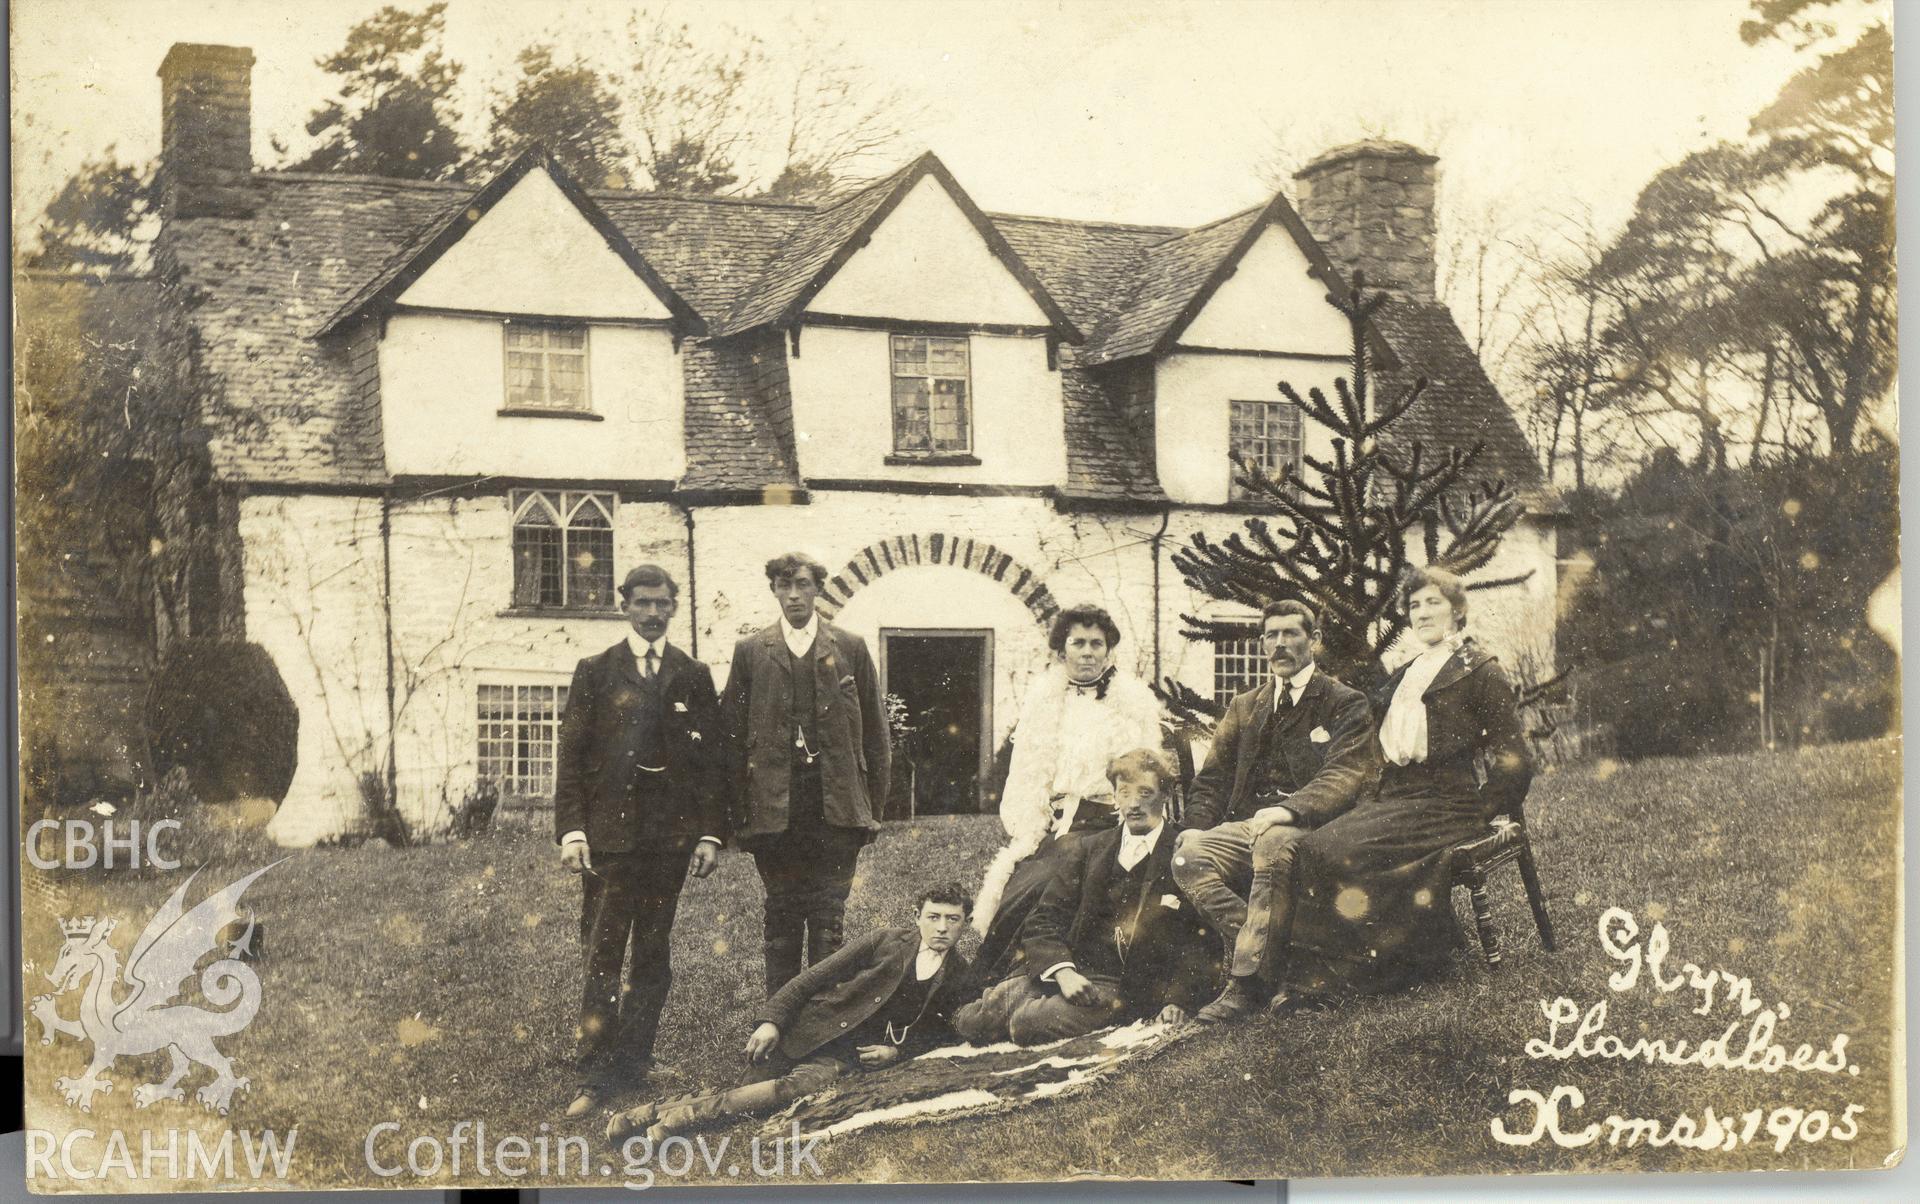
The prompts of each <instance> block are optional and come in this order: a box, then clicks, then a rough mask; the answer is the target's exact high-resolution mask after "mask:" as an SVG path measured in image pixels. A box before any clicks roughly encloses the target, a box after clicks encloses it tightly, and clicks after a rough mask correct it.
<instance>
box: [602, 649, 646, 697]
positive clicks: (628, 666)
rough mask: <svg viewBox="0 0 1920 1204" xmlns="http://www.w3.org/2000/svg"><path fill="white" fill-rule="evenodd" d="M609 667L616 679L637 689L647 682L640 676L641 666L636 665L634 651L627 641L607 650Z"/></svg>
mask: <svg viewBox="0 0 1920 1204" xmlns="http://www.w3.org/2000/svg"><path fill="white" fill-rule="evenodd" d="M607 666H608V668H609V669H611V670H612V674H613V676H614V677H615V678H617V679H619V680H621V681H625V682H627V683H628V684H630V685H632V686H634V687H635V688H636V689H637V688H639V687H641V686H644V685H645V684H646V682H645V681H644V680H643V679H642V678H641V676H640V666H639V665H637V664H635V663H634V660H633V649H632V648H631V647H630V646H628V644H627V642H626V641H625V640H621V641H620V642H619V643H618V644H615V645H614V646H613V647H611V648H609V649H607Z"/></svg>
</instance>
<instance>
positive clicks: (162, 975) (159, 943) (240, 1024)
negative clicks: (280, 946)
mask: <svg viewBox="0 0 1920 1204" xmlns="http://www.w3.org/2000/svg"><path fill="white" fill-rule="evenodd" d="M278 864H279V862H274V863H273V864H272V865H265V866H262V867H260V868H259V869H257V870H255V871H253V872H252V873H251V874H248V875H247V876H246V877H244V878H241V879H240V880H238V881H237V882H232V883H229V884H228V885H227V886H225V887H223V888H221V889H220V890H217V891H215V892H214V893H213V894H211V895H208V896H207V897H206V898H205V899H203V900H201V901H200V902H199V903H198V904H196V905H195V906H194V907H193V908H192V909H187V908H185V907H183V905H182V901H183V900H184V899H185V898H186V894H187V887H189V886H191V885H192V884H193V879H194V878H195V877H196V876H198V874H199V871H198V870H195V871H194V872H193V874H189V875H188V876H187V880H186V881H185V882H182V883H181V884H180V888H179V889H178V890H176V891H174V892H173V894H172V895H171V896H169V897H168V899H167V901H166V902H165V903H164V904H162V905H161V907H160V910H158V911H156V912H155V913H154V915H153V918H152V919H151V920H149V921H148V922H147V927H146V930H145V931H143V932H142V933H141V934H140V939H139V940H137V941H135V942H134V945H133V953H132V954H131V955H130V956H129V957H128V958H127V964H126V973H125V977H124V979H123V978H122V975H121V967H120V954H119V952H118V951H117V950H116V949H115V948H114V947H113V945H112V944H111V943H110V942H109V941H108V940H107V936H108V934H109V933H111V932H112V931H113V929H114V926H115V924H116V923H117V921H115V920H112V919H105V920H99V921H96V920H95V918H94V917H93V916H84V917H81V918H78V919H69V920H62V921H61V922H60V930H61V932H62V933H63V934H64V935H65V937H66V941H65V943H64V944H62V945H61V947H60V956H59V958H58V959H57V960H56V961H55V962H54V965H53V969H52V970H50V971H48V973H47V978H48V980H49V981H51V982H52V983H53V985H54V987H55V988H56V989H55V991H54V992H53V993H52V994H48V995H38V996H35V997H34V1000H33V1002H32V1004H31V1005H30V1008H29V1010H30V1011H31V1012H32V1013H33V1016H34V1018H35V1019H37V1020H39V1021H40V1025H41V1029H42V1032H41V1036H40V1044H42V1045H51V1044H53V1039H54V1038H55V1037H56V1036H59V1035H61V1034H65V1035H67V1036H70V1037H78V1038H80V1039H81V1040H83V1041H91V1042H92V1043H93V1060H92V1061H91V1062H90V1063H89V1064H88V1065H87V1069H86V1073H84V1074H82V1075H81V1076H80V1077H79V1078H68V1077H67V1076H65V1075H62V1076H60V1077H58V1078H56V1079H54V1080H53V1085H54V1088H55V1089H56V1090H58V1091H59V1092H60V1093H61V1094H62V1095H63V1096H64V1097H65V1098H66V1101H67V1103H68V1105H69V1106H77V1107H78V1108H79V1109H80V1110H81V1111H82V1112H91V1111H92V1110H93V1097H94V1095H95V1094H97V1093H104V1092H111V1091H112V1090H113V1083H112V1082H111V1081H110V1080H108V1079H106V1078H103V1077H101V1076H102V1074H103V1073H104V1072H105V1071H106V1069H107V1068H108V1067H110V1066H112V1065H113V1063H114V1061H115V1060H116V1059H118V1058H121V1057H138V1056H140V1055H142V1054H149V1053H153V1052H155V1051H156V1050H161V1049H164V1050H166V1051H167V1053H168V1055H169V1056H170V1057H171V1058H172V1063H171V1065H170V1066H169V1067H168V1070H167V1077H166V1078H165V1079H164V1080H162V1081H160V1082H157V1083H142V1084H140V1085H138V1086H136V1087H135V1088H134V1089H133V1103H134V1106H135V1107H137V1108H145V1107H147V1106H149V1105H151V1104H153V1103H155V1102H157V1101H160V1100H174V1101H176V1102H181V1103H184V1102H185V1100H186V1092H185V1091H184V1090H182V1089H181V1087H180V1080H181V1079H183V1078H185V1077H186V1075H187V1073H188V1072H189V1071H190V1070H192V1069H193V1067H194V1065H195V1064H196V1063H198V1064H199V1065H201V1066H205V1067H207V1068H208V1069H209V1070H211V1071H213V1074H214V1079H213V1081H212V1082H211V1083H208V1084H207V1085H206V1086H204V1087H202V1088H200V1089H199V1090H198V1091H197V1092H195V1098H196V1099H198V1100H199V1101H200V1103H201V1104H202V1105H203V1106H205V1107H206V1108H207V1110H208V1111H218V1112H219V1113H220V1114H221V1115H223V1116H224V1115H225V1114H226V1113H227V1110H228V1109H229V1108H230V1107H231V1106H232V1104H233V1093H234V1092H235V1091H237V1090H240V1089H242V1088H245V1087H248V1086H250V1085H251V1084H250V1083H249V1081H248V1080H247V1079H245V1078H236V1077H234V1073H233V1063H232V1062H230V1061H228V1059H227V1057H226V1055H224V1054H222V1053H221V1052H220V1051H219V1050H218V1049H217V1048H215V1047H214V1044H213V1039H214V1038H215V1037H224V1036H228V1035H230V1034H233V1033H237V1032H239V1031H240V1030H241V1029H244V1028H245V1027H247V1025H248V1024H250V1023H252V1021H253V1016H254V1013H255V1012H257V1011H259V1010H260V977H259V975H257V974H255V973H254V971H253V967H252V966H249V965H247V964H246V963H245V962H243V961H240V960H238V959H239V954H240V952H241V950H243V949H245V948H246V946H247V943H248V941H249V940H250V938H251V937H252V934H253V916H252V914H251V912H249V914H248V915H247V917H246V920H247V929H246V932H244V933H243V934H242V935H241V936H240V938H239V939H238V940H236V941H234V942H232V943H231V944H227V945H224V946H223V945H222V942H221V940H220V933H221V932H222V930H224V929H225V928H226V927H227V926H228V925H229V924H233V923H237V922H238V921H239V920H240V918H241V916H240V911H239V902H240V896H241V894H242V893H244V892H245V891H246V889H247V887H248V886H250V885H252V884H253V880H254V879H255V878H258V877H259V876H260V875H262V874H264V873H266V872H267V871H268V870H270V869H272V868H273V866H274V865H278ZM209 953H217V954H219V955H220V956H218V957H217V958H216V959H215V960H214V961H212V962H210V963H208V964H207V966H206V968H205V969H201V970H200V971H199V976H200V993H201V994H202V995H204V996H205V997H206V1000H207V1002H208V1003H211V1004H213V1005H214V1007H215V1008H221V1009H224V1010H221V1011H214V1010H211V1009H208V1008H202V1007H196V1006H194V1005H192V1004H186V1003H175V1002H174V1000H175V998H176V997H177V996H178V995H179V994H180V989H181V987H182V985H183V984H184V983H185V982H186V981H187V980H188V979H189V978H191V977H193V975H194V972H195V969H196V967H197V966H198V965H199V963H200V960H201V959H202V958H204V957H205V956H206V955H207V954H209ZM82 984H84V986H85V990H84V991H83V993H82V995H81V1003H80V1014H79V1017H78V1018H77V1019H74V1020H68V1019H66V1018H65V1017H63V1016H61V1015H60V1014H59V1013H58V1012H57V1011H56V1010H55V1009H56V1001H57V1000H58V999H59V998H60V997H61V996H63V995H65V994H67V993H68V992H69V991H72V990H74V989H75V988H78V987H81V986H82ZM122 987H125V988H127V991H126V993H125V994H124V995H123V994H121V988H122Z"/></svg>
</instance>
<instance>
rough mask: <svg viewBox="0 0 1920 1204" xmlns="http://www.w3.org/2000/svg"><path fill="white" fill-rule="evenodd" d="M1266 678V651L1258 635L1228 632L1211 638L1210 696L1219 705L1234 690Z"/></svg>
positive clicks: (1250, 685) (1227, 699)
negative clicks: (1219, 636)
mask: <svg viewBox="0 0 1920 1204" xmlns="http://www.w3.org/2000/svg"><path fill="white" fill-rule="evenodd" d="M1265 680H1267V654H1266V651H1265V649H1263V648H1261V646H1260V637H1259V636H1257V635H1246V636H1228V637H1224V638H1221V639H1216V640H1215V641H1214V642H1213V700H1214V701H1215V702H1217V703H1219V704H1220V705H1221V706H1225V705H1226V704H1228V703H1229V702H1232V701H1233V696H1234V695H1235V694H1239V693H1242V692H1243V691H1246V690H1251V689H1253V688H1254V687H1255V686H1257V685H1259V684H1260V683H1261V682H1263V681H1265Z"/></svg>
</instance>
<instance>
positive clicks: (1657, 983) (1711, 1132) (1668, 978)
mask: <svg viewBox="0 0 1920 1204" xmlns="http://www.w3.org/2000/svg"><path fill="white" fill-rule="evenodd" d="M1639 935H1640V926H1639V924H1638V923H1637V922H1636V921H1635V920H1634V918H1633V914H1632V913H1631V912H1629V911H1627V910H1625V909H1624V908H1619V907H1610V908H1608V909H1607V910H1606V911H1605V912H1603V913H1602V914H1601V916H1600V925H1599V937H1600V947H1601V948H1602V949H1603V950H1605V951H1606V953H1607V955H1608V956H1609V957H1611V958H1613V959H1614V960H1616V961H1618V962H1621V963H1623V965H1622V966H1621V968H1620V969H1619V970H1617V971H1615V972H1614V973H1613V974H1611V975H1609V976H1608V978H1607V986H1608V987H1610V988H1611V989H1612V990H1613V991H1614V992H1616V993H1622V994H1624V993H1626V992H1629V991H1632V990H1634V989H1635V988H1636V987H1638V986H1641V985H1643V984H1644V985H1646V986H1648V987H1649V988H1650V989H1652V990H1653V991H1656V992H1658V993H1660V994H1671V993H1673V992H1675V991H1679V990H1682V989H1691V990H1692V991H1693V992H1694V993H1695V994H1696V995H1697V997H1698V1002H1697V1004H1696V1006H1695V1007H1694V1008H1693V1009H1692V1012H1693V1014H1694V1015H1696V1016H1706V1015H1709V1014H1711V1013H1712V1011H1713V1009H1714V1005H1715V1002H1716V1000H1715V996H1716V994H1718V995H1719V1000H1718V1002H1719V1003H1721V1004H1722V1005H1723V1006H1725V1007H1729V1008H1733V1009H1735V1010H1736V1011H1737V1012H1738V1015H1737V1016H1735V1017H1734V1018H1733V1019H1732V1020H1731V1021H1729V1022H1728V1024H1727V1025H1726V1027H1725V1028H1724V1029H1722V1030H1721V1031H1720V1032H1719V1033H1718V1034H1717V1035H1714V1036H1709V1037H1705V1038H1703V1039H1701V1040H1698V1041H1688V1040H1686V1039H1684V1038H1671V1039H1670V1038H1664V1037H1635V1038H1633V1039H1631V1040H1628V1039H1626V1038H1622V1037H1619V1036H1617V1035H1615V1034H1613V1033H1610V1032H1607V1031H1606V1029H1607V1001H1606V1000H1604V999H1603V1000H1600V1001H1598V1002H1596V1003H1594V1004H1593V1005H1591V1006H1590V1007H1588V1008H1586V1009H1585V1010H1584V1011H1583V1010H1582V1009H1581V1007H1580V1005H1579V1004H1578V1003H1576V1002H1575V1001H1574V1000H1572V999H1569V998H1567V997H1566V996H1564V995H1563V996H1560V997H1559V998H1557V999H1554V1000H1552V1001H1547V1000H1544V999H1543V1000H1541V1001H1540V1011H1541V1013H1542V1014H1543V1015H1544V1016H1545V1017H1546V1021H1547V1036H1546V1037H1545V1038H1544V1039H1542V1038H1537V1037H1536V1038H1534V1039H1532V1040H1530V1041H1528V1042H1527V1045H1526V1052H1527V1056H1528V1057H1530V1058H1534V1059H1538V1060H1544V1061H1562V1062H1563V1061H1567V1060H1570V1059H1573V1058H1580V1059H1591V1060H1602V1061H1618V1062H1642V1063H1645V1064H1646V1065H1648V1066H1672V1067H1687V1068H1692V1069H1696V1070H1703V1071H1707V1070H1738V1071H1749V1072H1756V1073H1760V1074H1778V1073H1780V1072H1781V1071H1783V1070H1792V1071H1797V1072H1802V1073H1808V1074H1825V1075H1839V1074H1846V1075H1849V1076H1856V1075H1858V1074H1859V1073H1860V1067H1859V1066H1858V1065H1857V1064H1853V1063H1850V1062H1849V1061H1848V1059H1847V1034H1845V1033H1838V1034H1835V1035H1834V1037H1833V1038H1832V1040H1831V1041H1830V1042H1829V1043H1827V1044H1826V1045H1825V1047H1824V1048H1819V1049H1816V1048H1815V1047H1814V1046H1813V1045H1811V1044H1805V1043H1803V1044H1801V1045H1799V1046H1798V1047H1797V1048H1795V1049H1793V1050H1792V1051H1791V1052H1789V1051H1788V1050H1787V1048H1786V1047H1785V1046H1784V1045H1781V1044H1780V1043H1779V1042H1777V1041H1776V1040H1775V1039H1774V1038H1775V1033H1776V1030H1777V1026H1778V1025H1779V1024H1780V1023H1781V1022H1782V1021H1785V1020H1786V1019H1787V1018H1788V1017H1789V1016H1790V1015H1792V1008H1790V1007H1789V1006H1788V1005H1787V1004H1786V1003H1785V1002H1776V1003H1774V1004H1772V1005H1770V1006H1768V1005H1764V1004H1762V1002H1761V1001H1760V1000H1759V999H1757V998H1756V997H1755V996H1754V993H1753V983H1752V981H1751V980H1750V979H1748V978H1746V977H1745V976H1742V975H1735V974H1732V973H1730V972H1728V971H1724V970H1718V969H1715V970H1703V969H1702V968H1701V967H1699V966H1697V965H1695V964H1694V963H1692V962H1687V963H1685V964H1684V965H1682V966H1681V968H1680V970H1679V971H1678V972H1677V973H1672V974H1669V973H1667V969H1666V960H1667V954H1668V952H1669V950H1670V948H1671V938H1670V937H1669V936H1668V934H1667V929H1666V926H1665V925H1664V924H1660V923H1655V924H1654V926H1653V931H1652V932H1651V933H1650V934H1648V937H1647V941H1646V945H1645V946H1644V948H1643V947H1642V945H1641V944H1640V941H1639ZM1743 1024H1745V1025H1746V1032H1745V1034H1744V1038H1742V1036H1741V1034H1740V1029H1741V1026H1742V1025H1743ZM1507 1102H1508V1103H1509V1104H1511V1105H1516V1106H1517V1105H1520V1104H1529V1105H1531V1106H1532V1108H1533V1125H1532V1127H1531V1128H1529V1129H1525V1130H1522V1131H1519V1132H1514V1131H1512V1130H1509V1129H1508V1128H1507V1126H1506V1124H1505V1122H1504V1121H1503V1120H1502V1119H1500V1118H1495V1119H1494V1121H1493V1123H1492V1134H1493V1138H1494V1140H1495V1141H1498V1142H1500V1143H1501V1144H1503V1145H1515V1146H1528V1145H1533V1144H1534V1143H1536V1142H1538V1141H1540V1140H1542V1139H1543V1138H1546V1139H1550V1140H1551V1141H1552V1142H1553V1143H1554V1144H1555V1145H1558V1146H1561V1147H1564V1148H1568V1149H1572V1148H1577V1147H1580V1146H1586V1145H1591V1144H1593V1143H1594V1142H1596V1141H1598V1140H1600V1137H1601V1133H1602V1131H1603V1130H1605V1131H1606V1132H1607V1138H1606V1140H1607V1142H1608V1143H1609V1144H1611V1145H1615V1146H1618V1145H1622V1144H1624V1145H1627V1146H1634V1145H1637V1144H1639V1143H1640V1142H1642V1141H1644V1142H1646V1143H1647V1144H1648V1145H1650V1146H1666V1145H1677V1146H1681V1147H1684V1148H1689V1149H1700V1150H1713V1149H1718V1150H1725V1151H1730V1150H1734V1149H1737V1148H1739V1147H1740V1146H1742V1145H1746V1144H1748V1143H1750V1142H1752V1141H1753V1140H1755V1138H1756V1137H1758V1135H1759V1133H1760V1132H1761V1129H1762V1126H1763V1125H1764V1127H1765V1131H1766V1133H1767V1134H1768V1136H1770V1137H1772V1138H1773V1140H1774V1149H1775V1151H1776V1152H1782V1153H1783V1152H1785V1150H1786V1148H1787V1147H1788V1146H1789V1145H1790V1144H1792V1143H1793V1142H1794V1141H1795V1140H1799V1141H1802V1142H1807V1143H1812V1142H1818V1141H1823V1140H1834V1141H1851V1140H1853V1139H1854V1137H1855V1136H1856V1135H1857V1134H1858V1126H1857V1123H1856V1122H1857V1119H1858V1117H1859V1114H1860V1113H1862V1112H1863V1111H1864V1110H1865V1109H1863V1108H1862V1107H1861V1106H1860V1105H1858V1104H1847V1105H1846V1106H1845V1107H1844V1109H1843V1110H1842V1111H1841V1112H1840V1115H1839V1117H1838V1118H1837V1119H1835V1118H1833V1117H1830V1116H1829V1114H1828V1113H1827V1111H1826V1110H1824V1109H1811V1110H1808V1109H1801V1108H1796V1107H1792V1106H1781V1107H1777V1108H1774V1109H1772V1110H1771V1111H1768V1110H1766V1109H1762V1108H1755V1109H1751V1110H1748V1111H1746V1112H1744V1113H1739V1114H1734V1113H1729V1114H1728V1115H1726V1116H1718V1115H1716V1114H1715V1113H1714V1110H1713V1109H1712V1108H1711V1107H1709V1108H1707V1109H1706V1110H1705V1112H1704V1113H1703V1115H1702V1116H1701V1118H1700V1119H1698V1120H1696V1119H1695V1118H1693V1117H1692V1116H1689V1115H1687V1114H1685V1113H1682V1114H1680V1115H1678V1116H1675V1117H1673V1118H1672V1119H1671V1120H1670V1121H1664V1122H1663V1121H1661V1120H1658V1119H1654V1118H1648V1117H1623V1116H1618V1115H1610V1116H1608V1117H1606V1119H1605V1120H1603V1121H1596V1122H1594V1123H1592V1124H1589V1125H1587V1126H1585V1127H1583V1128H1575V1129H1571V1130H1569V1129H1568V1128H1566V1127H1564V1126H1563V1124H1562V1113H1563V1112H1564V1111H1574V1110H1578V1109H1580V1108H1583V1107H1585V1106H1586V1096H1585V1094H1584V1093H1582V1092H1581V1091H1580V1089H1579V1088H1577V1087H1572V1086H1568V1085H1565V1084H1562V1085H1559V1086H1556V1087H1555V1088H1554V1089H1553V1090H1552V1091H1551V1092H1549V1093H1547V1094H1545V1095H1543V1094H1541V1093H1540V1092H1538V1091H1533V1090H1529V1089H1526V1088H1519V1089H1516V1090H1514V1091H1513V1092H1511V1093H1509V1094H1508V1096H1507Z"/></svg>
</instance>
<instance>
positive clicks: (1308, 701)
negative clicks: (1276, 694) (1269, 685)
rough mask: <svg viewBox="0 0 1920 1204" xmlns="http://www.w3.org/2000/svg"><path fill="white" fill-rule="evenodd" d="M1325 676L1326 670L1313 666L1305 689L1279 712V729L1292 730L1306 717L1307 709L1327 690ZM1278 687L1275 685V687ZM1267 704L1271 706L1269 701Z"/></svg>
mask: <svg viewBox="0 0 1920 1204" xmlns="http://www.w3.org/2000/svg"><path fill="white" fill-rule="evenodd" d="M1326 677H1327V671H1326V670H1325V669H1322V668H1320V667H1318V666H1315V667H1314V670H1313V676H1312V677H1310V678H1308V679H1307V686H1306V689H1304V690H1301V691H1300V697H1298V698H1296V699H1294V700H1293V705H1292V706H1291V707H1288V708H1286V709H1284V710H1282V711H1281V712H1280V715H1279V722H1280V730H1281V731H1283V732H1285V731H1291V730H1293V728H1294V727H1295V726H1296V725H1298V724H1299V722H1300V721H1301V720H1302V719H1305V718H1306V717H1307V712H1308V709H1309V708H1310V707H1313V706H1316V705H1318V703H1319V701H1320V699H1321V697H1322V696H1323V695H1324V694H1326V692H1327V682H1326ZM1278 688H1279V687H1278V686H1277V685H1276V686H1275V689H1278ZM1269 706H1271V702H1269Z"/></svg>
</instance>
